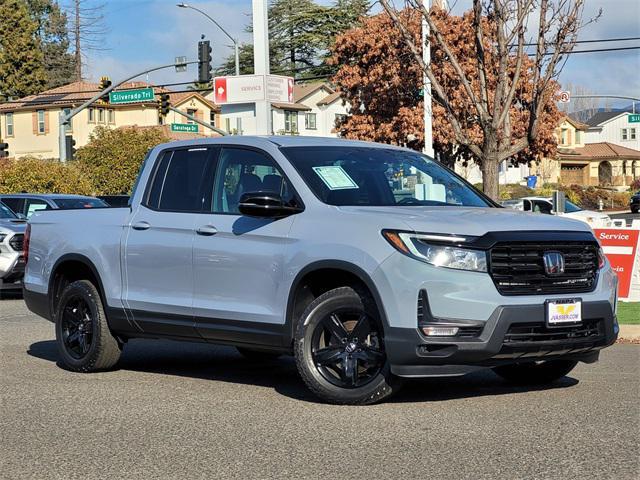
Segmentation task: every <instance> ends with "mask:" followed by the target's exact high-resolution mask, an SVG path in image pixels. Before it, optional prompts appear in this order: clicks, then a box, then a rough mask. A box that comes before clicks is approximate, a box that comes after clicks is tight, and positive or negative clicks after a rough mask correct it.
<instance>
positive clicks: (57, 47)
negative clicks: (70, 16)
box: [27, 0, 75, 89]
mask: <svg viewBox="0 0 640 480" xmlns="http://www.w3.org/2000/svg"><path fill="white" fill-rule="evenodd" d="M27 7H28V9H29V13H30V15H31V18H32V19H33V20H34V21H35V22H36V23H37V24H38V29H37V31H36V35H37V37H38V40H39V42H40V48H41V49H42V53H43V55H44V68H45V70H46V72H47V87H46V88H48V89H49V88H55V87H58V86H60V85H65V84H67V83H69V82H71V81H73V79H74V71H75V58H74V56H73V54H71V53H70V52H69V31H68V22H67V15H66V13H64V12H63V11H62V10H61V8H60V5H59V4H58V2H57V1H55V0H27Z"/></svg>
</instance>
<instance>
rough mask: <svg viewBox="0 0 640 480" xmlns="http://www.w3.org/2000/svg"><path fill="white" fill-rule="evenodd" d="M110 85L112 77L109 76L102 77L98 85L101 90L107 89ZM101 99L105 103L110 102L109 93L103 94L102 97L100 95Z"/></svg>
mask: <svg viewBox="0 0 640 480" xmlns="http://www.w3.org/2000/svg"><path fill="white" fill-rule="evenodd" d="M110 86H111V79H110V78H109V77H100V84H99V85H98V88H99V89H100V91H102V90H105V89H107V88H109V87H110ZM100 100H102V101H103V102H104V103H109V94H106V95H103V96H102V97H100Z"/></svg>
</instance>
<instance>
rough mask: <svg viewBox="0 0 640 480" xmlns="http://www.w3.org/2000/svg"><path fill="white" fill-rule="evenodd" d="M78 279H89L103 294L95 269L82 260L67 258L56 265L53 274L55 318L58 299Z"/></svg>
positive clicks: (52, 291)
mask: <svg viewBox="0 0 640 480" xmlns="http://www.w3.org/2000/svg"><path fill="white" fill-rule="evenodd" d="M77 280H89V281H90V282H91V283H93V284H94V285H95V287H96V288H97V289H98V291H100V293H101V294H102V286H101V284H100V281H99V279H98V277H97V275H96V273H95V272H94V270H93V269H92V268H91V267H90V266H89V265H87V264H86V263H84V262H82V261H80V260H66V261H64V262H62V263H60V264H59V265H58V266H56V268H55V270H54V271H53V273H52V274H51V296H50V298H51V305H50V309H51V314H52V318H55V317H54V316H55V312H56V309H57V307H58V301H59V300H60V296H61V295H62V292H63V291H64V289H65V288H66V287H67V285H69V284H70V283H73V282H75V281H77Z"/></svg>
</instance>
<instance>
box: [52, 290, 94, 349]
mask: <svg viewBox="0 0 640 480" xmlns="http://www.w3.org/2000/svg"><path fill="white" fill-rule="evenodd" d="M61 313H62V314H61V316H60V322H61V328H62V341H63V342H64V346H65V348H66V350H67V352H68V353H69V355H71V356H72V357H73V358H75V359H77V360H80V359H82V358H83V357H85V356H86V355H87V353H89V349H90V348H91V342H92V341H93V336H94V333H93V329H94V319H93V315H92V313H91V308H90V307H89V305H88V304H87V302H86V301H85V299H84V298H83V297H81V296H80V295H74V296H72V297H70V298H69V299H68V300H67V301H66V302H65V304H64V306H62V312H61Z"/></svg>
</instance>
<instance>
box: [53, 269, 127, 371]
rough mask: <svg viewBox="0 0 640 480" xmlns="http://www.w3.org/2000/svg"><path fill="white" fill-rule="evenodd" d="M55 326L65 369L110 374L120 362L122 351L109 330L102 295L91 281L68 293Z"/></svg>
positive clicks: (72, 285) (79, 283)
mask: <svg viewBox="0 0 640 480" xmlns="http://www.w3.org/2000/svg"><path fill="white" fill-rule="evenodd" d="M55 324H56V342H57V344H58V350H59V352H60V357H61V360H62V365H63V366H64V367H65V368H67V369H68V370H72V371H74V372H94V371H99V370H107V369H109V368H111V367H113V366H114V365H115V364H116V363H117V362H118V360H119V359H120V353H121V348H120V345H119V344H118V341H117V340H116V339H115V338H114V337H113V335H111V331H110V330H109V325H108V324H107V317H106V315H105V313H104V308H103V306H102V300H101V298H100V294H99V293H98V290H97V289H96V287H95V286H94V285H93V284H92V283H91V282H90V281H89V280H78V281H75V282H73V283H70V284H69V285H68V286H67V287H66V288H65V289H64V291H63V292H62V295H61V296H60V302H59V303H58V308H57V312H56V322H55Z"/></svg>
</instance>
